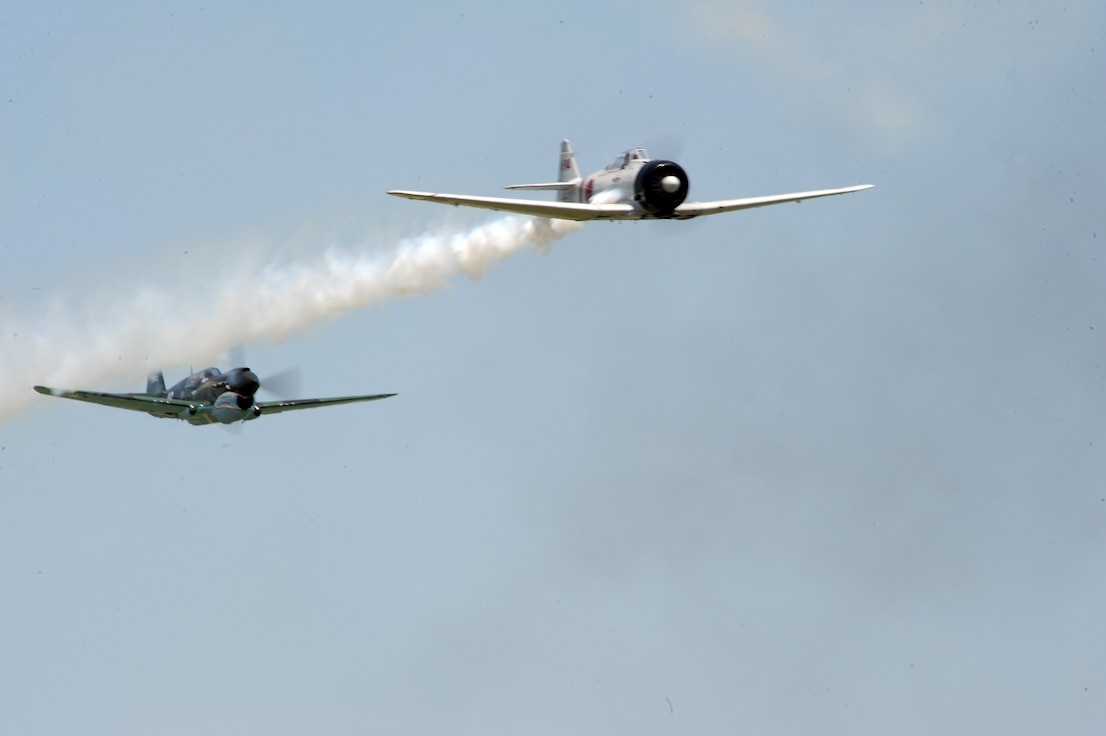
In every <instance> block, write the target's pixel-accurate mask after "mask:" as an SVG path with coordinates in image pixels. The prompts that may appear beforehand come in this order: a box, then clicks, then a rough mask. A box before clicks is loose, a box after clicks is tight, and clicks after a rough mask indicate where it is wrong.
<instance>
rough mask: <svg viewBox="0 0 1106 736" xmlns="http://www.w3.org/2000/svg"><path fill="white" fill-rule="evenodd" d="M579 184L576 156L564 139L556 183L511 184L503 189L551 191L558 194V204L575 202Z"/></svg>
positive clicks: (570, 145)
mask: <svg viewBox="0 0 1106 736" xmlns="http://www.w3.org/2000/svg"><path fill="white" fill-rule="evenodd" d="M579 184H580V169H579V168H577V166H576V154H575V153H574V152H573V150H572V144H571V143H570V142H569V141H568V139H567V138H566V139H565V140H563V141H561V161H560V166H559V167H558V169H557V181H555V182H549V183H548V184H512V185H510V186H509V187H504V189H551V190H553V191H556V192H558V194H557V200H558V201H560V202H575V201H576V197H575V190H576V187H577V186H579Z"/></svg>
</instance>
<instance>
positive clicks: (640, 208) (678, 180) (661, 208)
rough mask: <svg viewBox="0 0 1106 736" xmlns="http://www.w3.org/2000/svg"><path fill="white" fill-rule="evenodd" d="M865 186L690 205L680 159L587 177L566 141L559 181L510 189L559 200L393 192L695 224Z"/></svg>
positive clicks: (634, 162)
mask: <svg viewBox="0 0 1106 736" xmlns="http://www.w3.org/2000/svg"><path fill="white" fill-rule="evenodd" d="M872 186H874V185H872V184H859V185H857V186H852V187H843V188H841V189H817V190H815V191H811V192H795V193H793V194H772V195H769V196H767V197H746V198H744V199H723V200H720V201H717V202H685V201H684V200H685V199H686V198H687V190H688V179H687V173H686V172H684V170H683V167H682V166H680V165H679V164H677V163H675V162H674V161H664V160H662V159H651V158H649V154H648V153H646V152H645V149H644V148H631V149H630V150H629V151H626V152H624V153H621V154H619V155H618V157H617V158H616V159H615V160H614V161H612V162H611V163H610V165H609V166H607V168H605V169H603V170H602V171H597V172H595V173H594V174H592V175H591V176H589V177H587V178H586V179H585V178H582V177H581V176H580V170H579V169H578V168H576V154H575V153H573V151H572V144H571V143H569V142H568V141H567V140H564V141H561V165H560V173H559V174H558V177H557V181H555V182H550V183H548V184H514V185H512V186H509V187H506V188H507V189H551V190H553V191H555V192H558V195H557V201H556V202H539V201H535V200H532V199H511V198H507V197H476V196H472V195H467V194H439V193H436V192H409V191H406V190H402V189H395V190H392V191H390V192H388V194H391V195H393V196H396V197H405V198H407V199H423V200H426V201H428V202H439V203H441V204H452V205H463V206H465V207H479V208H482V209H486V210H500V211H504V212H515V213H518V214H522V215H535V216H537V217H552V218H554V219H559V220H690V219H691V218H693V217H699V216H701V215H717V214H718V213H720V212H733V211H735V210H747V209H751V208H753V207H764V206H766V205H770V204H781V203H783V202H800V201H802V200H804V199H814V198H816V197H829V196H832V195H834V194H848V193H849V192H859V191H861V190H862V189H871V188H872Z"/></svg>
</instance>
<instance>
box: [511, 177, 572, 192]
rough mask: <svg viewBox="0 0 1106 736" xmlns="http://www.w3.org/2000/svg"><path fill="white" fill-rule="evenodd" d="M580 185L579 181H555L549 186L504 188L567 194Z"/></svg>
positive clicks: (513, 186) (512, 186)
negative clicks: (542, 190)
mask: <svg viewBox="0 0 1106 736" xmlns="http://www.w3.org/2000/svg"><path fill="white" fill-rule="evenodd" d="M579 183H580V180H579V179H574V180H572V181H553V182H549V183H548V184H511V185H510V186H506V187H503V188H504V189H544V190H551V191H554V192H567V191H569V190H570V189H573V188H575V187H576V186H577V185H578V184H579Z"/></svg>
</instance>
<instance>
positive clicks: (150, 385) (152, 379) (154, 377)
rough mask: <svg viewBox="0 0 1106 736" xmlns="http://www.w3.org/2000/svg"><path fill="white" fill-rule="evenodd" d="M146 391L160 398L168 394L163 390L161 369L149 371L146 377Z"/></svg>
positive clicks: (163, 378)
mask: <svg viewBox="0 0 1106 736" xmlns="http://www.w3.org/2000/svg"><path fill="white" fill-rule="evenodd" d="M146 393H147V394H149V395H150V396H158V397H161V398H165V397H166V396H167V395H168V394H169V392H168V391H166V390H165V375H164V374H163V373H162V372H161V371H157V372H156V373H151V374H150V375H149V376H147V377H146Z"/></svg>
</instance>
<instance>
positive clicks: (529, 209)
mask: <svg viewBox="0 0 1106 736" xmlns="http://www.w3.org/2000/svg"><path fill="white" fill-rule="evenodd" d="M388 194H391V195H392V196H393V197H404V198H406V199H422V200H425V201H427V202H438V203H439V204H451V205H454V206H457V205H463V206H465V207H477V208H479V209H484V210H498V211H500V212H513V213H515V214H518V215H533V216H535V217H552V218H554V219H556V220H577V221H585V220H641V219H643V218H644V217H647V216H648V215H649V213H647V212H645V211H644V210H641V209H639V208H637V207H634V206H633V205H632V204H581V203H579V202H542V201H540V200H535V199H511V198H509V197H476V196H472V195H468V194H437V193H433V192H408V191H404V190H401V189H395V190H393V191H390V192H388Z"/></svg>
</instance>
